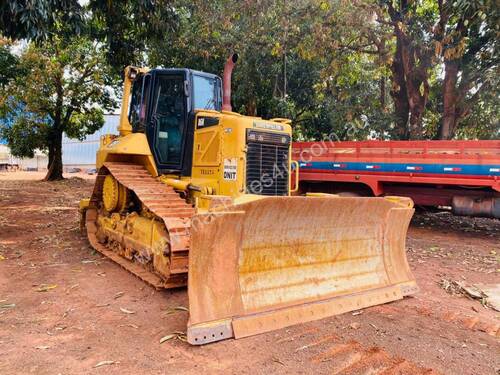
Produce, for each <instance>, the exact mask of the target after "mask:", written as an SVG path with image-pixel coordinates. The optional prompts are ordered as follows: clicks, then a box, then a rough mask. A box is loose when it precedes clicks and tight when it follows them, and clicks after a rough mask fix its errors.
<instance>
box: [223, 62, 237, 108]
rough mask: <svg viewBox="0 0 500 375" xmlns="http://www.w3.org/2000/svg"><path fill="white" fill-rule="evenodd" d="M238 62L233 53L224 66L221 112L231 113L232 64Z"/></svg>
mask: <svg viewBox="0 0 500 375" xmlns="http://www.w3.org/2000/svg"><path fill="white" fill-rule="evenodd" d="M237 61H238V54H237V53H233V54H232V55H231V56H229V58H228V59H227V61H226V64H225V65H224V73H223V79H222V110H223V111H229V112H230V111H232V108H231V75H232V74H233V68H234V64H236V62H237Z"/></svg>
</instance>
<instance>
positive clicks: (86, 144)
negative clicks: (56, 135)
mask: <svg viewBox="0 0 500 375" xmlns="http://www.w3.org/2000/svg"><path fill="white" fill-rule="evenodd" d="M119 119H120V116H119V115H105V116H104V125H103V127H102V128H101V129H100V130H98V131H97V132H95V133H94V134H91V135H88V136H87V137H86V138H85V139H84V140H83V141H79V140H78V139H71V138H68V137H66V136H64V138H63V141H62V158H63V166H64V168H65V169H66V168H81V169H89V168H95V154H96V152H97V149H98V148H99V140H100V138H101V136H102V135H104V134H118V130H117V127H118V123H119Z"/></svg>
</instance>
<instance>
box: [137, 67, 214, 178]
mask: <svg viewBox="0 0 500 375" xmlns="http://www.w3.org/2000/svg"><path fill="white" fill-rule="evenodd" d="M129 108H130V111H129V116H128V119H129V122H130V124H131V125H132V131H133V132H136V133H137V132H141V133H146V136H147V139H148V142H149V146H150V148H151V150H153V154H154V158H155V162H156V166H157V168H158V172H160V173H180V174H181V175H184V176H188V175H190V173H191V164H192V156H193V155H192V148H193V137H194V128H195V127H194V112H195V110H203V109H205V110H206V109H210V110H216V111H220V110H221V108H222V81H221V79H220V77H218V76H216V75H214V74H209V73H203V72H199V71H195V70H190V69H153V70H150V71H149V72H147V73H146V74H142V73H141V74H137V76H136V77H135V79H134V83H133V86H132V95H131V101H130V106H129Z"/></svg>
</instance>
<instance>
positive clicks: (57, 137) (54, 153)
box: [44, 130, 63, 181]
mask: <svg viewBox="0 0 500 375" xmlns="http://www.w3.org/2000/svg"><path fill="white" fill-rule="evenodd" d="M54 133H55V134H54V136H53V137H52V140H51V144H50V145H49V162H50V164H49V166H48V170H47V175H46V176H45V178H44V181H57V180H62V179H63V164H62V132H61V131H59V130H56V131H55V132H54Z"/></svg>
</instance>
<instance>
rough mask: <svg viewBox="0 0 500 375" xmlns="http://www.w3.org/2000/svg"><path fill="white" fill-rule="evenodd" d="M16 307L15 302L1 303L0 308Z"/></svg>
mask: <svg viewBox="0 0 500 375" xmlns="http://www.w3.org/2000/svg"><path fill="white" fill-rule="evenodd" d="M14 307H16V304H15V303H4V304H3V305H0V309H12V308H14Z"/></svg>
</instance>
